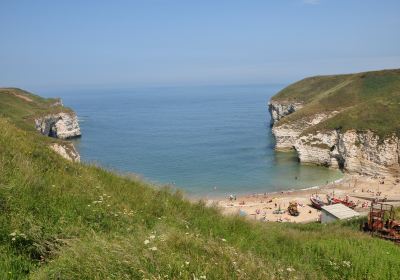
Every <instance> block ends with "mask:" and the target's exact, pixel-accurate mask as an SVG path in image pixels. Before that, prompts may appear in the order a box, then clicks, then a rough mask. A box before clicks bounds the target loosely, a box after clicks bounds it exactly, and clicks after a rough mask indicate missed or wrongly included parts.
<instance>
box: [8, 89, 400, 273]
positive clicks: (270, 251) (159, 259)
mask: <svg viewBox="0 0 400 280" xmlns="http://www.w3.org/2000/svg"><path fill="white" fill-rule="evenodd" d="M12 98H14V99H15V100H14V101H15V102H16V104H20V105H19V106H21V108H22V107H23V105H22V104H21V100H20V99H21V98H19V97H9V98H5V97H4V96H3V97H2V99H1V100H0V108H1V110H0V112H1V117H0V279H25V278H26V279H399V278H400V269H399V267H400V248H399V247H398V246H396V245H394V244H392V243H390V242H387V241H384V240H380V239H374V238H372V237H371V236H369V235H367V234H364V233H361V232H359V231H358V224H357V223H354V224H352V223H336V224H330V225H320V224H308V225H300V224H298V225H296V224H279V223H257V222H251V221H246V220H244V219H243V218H241V217H224V216H222V215H221V214H220V213H219V211H218V210H217V209H215V208H209V207H205V206H204V204H203V203H202V202H198V203H190V202H188V201H187V200H185V199H184V198H182V195H181V194H180V193H179V192H173V191H170V190H168V189H166V188H161V189H160V188H155V187H153V186H151V185H149V184H147V183H145V182H142V181H140V180H138V179H136V178H135V177H134V176H128V175H118V174H115V173H112V172H110V171H107V170H104V169H102V168H99V167H96V166H92V165H87V164H81V163H73V162H70V161H67V160H65V159H63V158H61V157H60V156H59V155H57V154H56V153H54V152H53V151H52V150H51V149H50V148H48V146H47V145H46V141H47V140H46V139H47V138H46V137H45V136H42V135H40V134H39V133H37V132H36V131H34V130H32V129H29V130H27V129H25V128H24V127H25V125H22V126H20V124H21V123H23V122H24V120H23V118H24V117H25V116H26V114H25V113H21V112H22V111H23V109H21V110H20V111H13V110H12V109H10V108H7V106H6V105H5V103H3V102H4V100H6V101H7V102H11V101H12ZM26 102H29V101H26ZM50 103H51V102H49V104H50ZM8 104H12V103H8ZM26 106H28V105H26ZM29 106H30V105H29ZM41 110H46V108H42V107H40V106H39V108H38V111H41ZM31 113H36V111H35V109H32V111H31Z"/></svg>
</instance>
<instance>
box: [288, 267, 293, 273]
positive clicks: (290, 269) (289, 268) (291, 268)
mask: <svg viewBox="0 0 400 280" xmlns="http://www.w3.org/2000/svg"><path fill="white" fill-rule="evenodd" d="M286 270H287V271H289V272H293V271H295V269H294V268H293V267H288V268H286Z"/></svg>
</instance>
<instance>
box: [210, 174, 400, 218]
mask: <svg viewBox="0 0 400 280" xmlns="http://www.w3.org/2000/svg"><path fill="white" fill-rule="evenodd" d="M315 194H318V196H319V197H320V198H322V199H323V200H324V201H325V202H326V201H327V200H326V195H327V194H329V195H330V196H334V197H336V198H339V199H344V198H345V197H346V196H348V199H349V200H350V201H354V202H355V203H356V204H357V207H356V208H355V210H356V211H357V212H360V213H361V214H367V213H368V209H369V206H370V205H371V202H372V201H373V200H374V199H375V198H378V199H384V198H386V199H387V203H391V204H394V205H399V204H400V178H399V177H371V176H362V175H348V174H346V175H345V176H344V178H342V179H340V180H337V181H335V182H331V183H329V184H326V185H323V186H318V187H313V188H309V189H303V190H296V191H282V192H275V193H263V194H251V195H244V196H237V197H236V199H235V196H234V194H233V195H232V197H227V198H226V199H215V200H208V201H207V203H208V204H209V205H217V206H218V207H220V208H221V210H222V213H224V214H226V215H241V216H245V217H246V218H248V219H252V220H259V221H273V222H294V223H309V222H315V221H318V220H319V217H320V211H319V210H317V209H315V208H313V207H312V206H311V203H310V197H311V196H312V195H315ZM292 201H295V202H296V203H297V204H298V211H299V212H300V214H299V215H298V216H296V217H294V216H291V215H290V214H289V213H288V211H286V210H287V208H288V206H289V202H292ZM279 209H280V210H281V211H280V212H283V211H284V213H281V214H274V213H273V212H274V211H276V210H279Z"/></svg>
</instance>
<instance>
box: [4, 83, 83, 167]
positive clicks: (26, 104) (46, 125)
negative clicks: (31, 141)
mask: <svg viewBox="0 0 400 280" xmlns="http://www.w3.org/2000/svg"><path fill="white" fill-rule="evenodd" d="M0 115H1V116H4V117H6V118H8V119H10V120H11V121H12V122H13V123H15V124H16V125H18V126H19V127H20V128H22V129H26V130H32V129H36V130H37V131H39V132H40V133H41V134H43V135H45V136H49V137H52V138H54V139H53V140H51V141H48V142H49V143H48V146H49V148H51V149H52V150H53V151H55V152H57V153H58V154H60V155H61V156H62V157H64V158H66V159H68V160H72V161H79V160H80V156H79V153H78V152H77V150H76V149H75V147H74V145H73V144H72V143H71V142H69V141H65V140H66V139H70V138H74V137H78V136H81V131H80V127H79V121H78V118H77V116H76V114H75V112H74V111H72V110H71V109H69V108H67V107H64V106H63V104H62V101H61V99H59V98H42V97H40V96H37V95H34V94H32V93H30V92H27V91H24V90H21V89H18V88H0ZM57 139H60V140H57Z"/></svg>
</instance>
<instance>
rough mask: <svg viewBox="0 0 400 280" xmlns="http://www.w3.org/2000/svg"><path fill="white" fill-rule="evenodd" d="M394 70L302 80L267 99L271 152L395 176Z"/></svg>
mask: <svg viewBox="0 0 400 280" xmlns="http://www.w3.org/2000/svg"><path fill="white" fill-rule="evenodd" d="M399 88H400V70H384V71H375V72H366V73H358V74H350V75H336V76H320V77H312V78H307V79H304V80H302V81H300V82H297V83H295V84H292V85H290V86H289V87H287V88H285V89H283V90H282V91H281V92H279V93H278V94H277V95H275V96H274V97H272V99H271V100H270V102H269V105H268V106H269V111H270V114H271V125H272V133H273V134H274V136H275V139H276V149H277V150H289V149H294V150H296V152H297V154H298V158H299V160H300V162H302V163H312V164H318V165H323V166H329V167H334V168H340V169H342V170H344V171H346V172H349V173H358V174H368V175H396V176H397V175H399V174H400V140H399V139H400V138H399V136H400V91H399Z"/></svg>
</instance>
